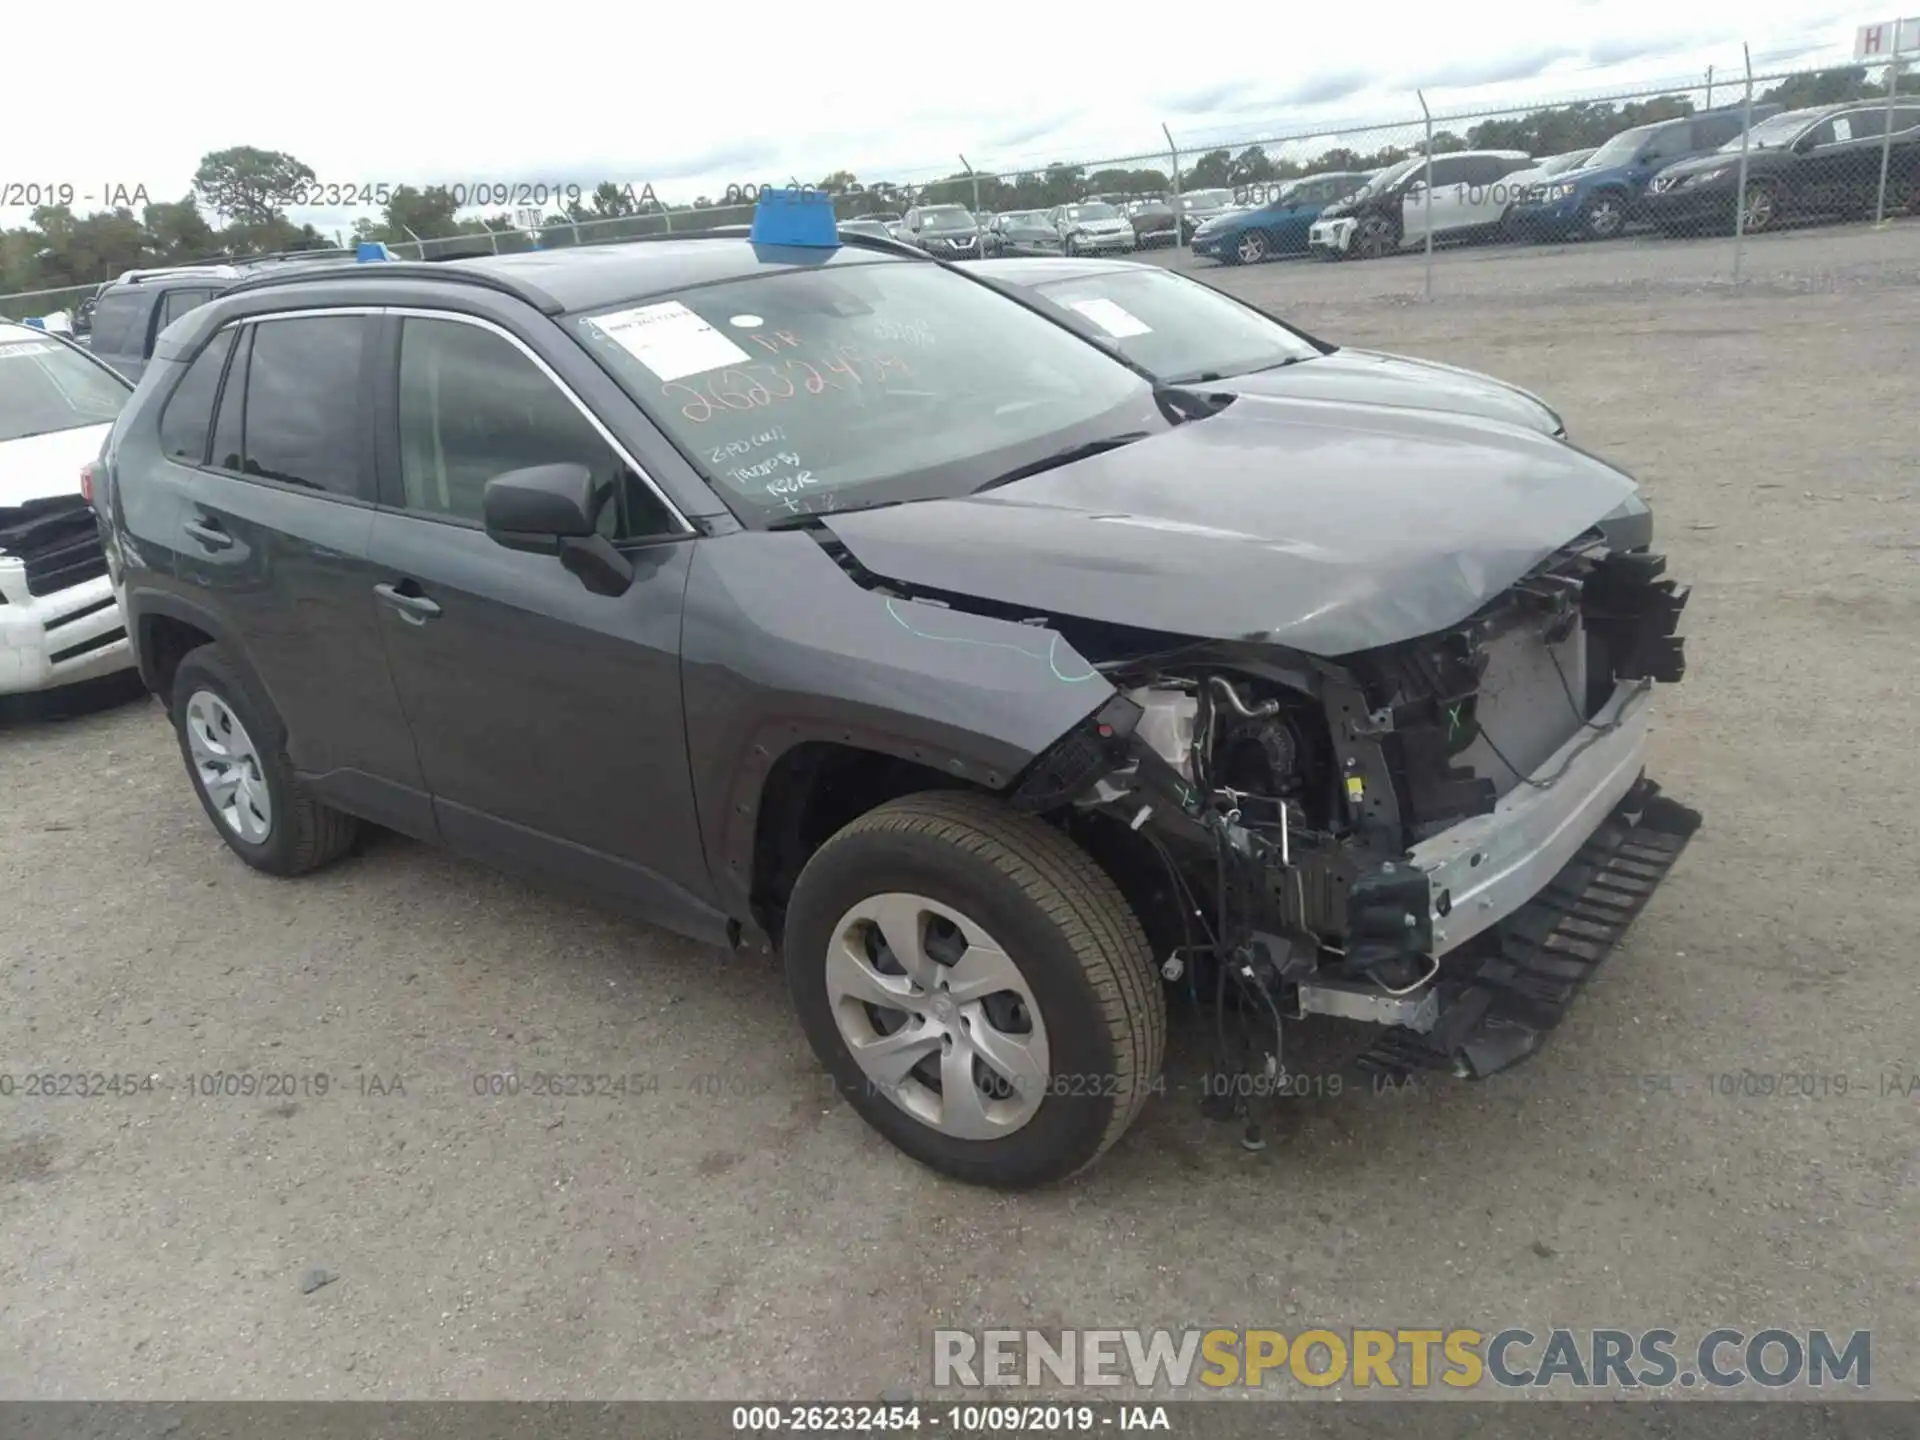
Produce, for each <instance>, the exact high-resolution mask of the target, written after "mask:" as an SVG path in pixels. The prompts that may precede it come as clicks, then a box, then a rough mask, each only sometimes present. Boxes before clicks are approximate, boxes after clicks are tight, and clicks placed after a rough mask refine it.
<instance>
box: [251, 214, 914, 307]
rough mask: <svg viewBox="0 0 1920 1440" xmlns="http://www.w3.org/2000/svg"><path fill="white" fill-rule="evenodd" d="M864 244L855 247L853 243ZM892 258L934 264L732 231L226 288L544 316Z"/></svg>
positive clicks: (271, 276) (269, 278)
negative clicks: (460, 303)
mask: <svg viewBox="0 0 1920 1440" xmlns="http://www.w3.org/2000/svg"><path fill="white" fill-rule="evenodd" d="M862 238H866V239H870V240H871V241H872V243H871V245H862V244H860V243H858V242H859V240H860V239H862ZM887 261H893V262H895V263H904V264H916V263H917V264H935V263H937V262H935V261H933V260H932V259H931V258H926V257H918V256H914V255H910V254H907V253H904V252H903V251H902V250H901V249H900V248H899V247H897V246H896V245H894V244H892V243H891V242H889V243H888V244H886V245H884V246H883V245H882V244H881V242H880V241H879V239H878V237H858V236H848V235H842V236H841V244H840V245H839V246H837V247H835V248H834V249H831V250H825V249H822V248H813V247H800V246H785V245H761V246H756V245H754V244H753V243H752V242H751V241H750V240H749V239H748V238H747V237H746V236H744V235H739V234H730V235H708V236H672V237H662V238H660V239H644V240H627V241H622V242H619V243H615V244H608V245H580V246H568V247H566V248H565V249H561V250H535V251H531V252H526V253H522V254H518V255H472V256H461V257H459V258H458V259H449V260H434V261H420V260H383V261H376V262H371V263H368V264H365V265H339V266H326V267H319V266H313V267H308V266H300V267H298V268H297V269H274V270H270V271H263V272H260V273H257V274H253V275H249V276H248V277H246V278H245V279H243V280H241V281H239V282H238V283H236V284H234V285H232V286H230V287H228V291H227V293H228V294H229V295H233V294H241V293H252V292H254V291H257V290H262V289H268V288H279V287H280V286H283V285H298V286H301V287H302V288H309V287H320V286H325V287H327V288H329V289H331V288H334V287H342V288H346V287H350V286H353V285H355V284H358V283H361V282H373V283H377V282H378V281H380V280H382V279H388V278H392V279H408V280H430V281H444V282H450V283H454V284H462V283H465V284H477V285H483V286H486V287H487V288H489V289H493V290H499V291H505V292H507V293H508V294H512V295H517V296H519V297H520V298H521V299H522V300H525V301H526V302H527V303H528V304H530V305H533V306H535V307H536V308H537V309H540V310H543V311H545V312H546V313H547V314H549V315H558V314H565V313H568V312H571V311H576V310H595V309H598V308H600V307H601V306H604V305H616V304H618V303H620V302H621V301H623V300H635V299H639V298H642V297H644V296H647V295H655V294H659V293H661V292H663V291H669V290H684V289H687V288H689V287H691V286H695V285H710V284H714V283H717V282H720V281H725V280H745V279H748V278H750V277H753V276H758V275H768V274H776V273H780V272H784V271H793V270H814V269H818V268H820V266H822V265H828V266H832V265H872V264H880V263H885V262H887Z"/></svg>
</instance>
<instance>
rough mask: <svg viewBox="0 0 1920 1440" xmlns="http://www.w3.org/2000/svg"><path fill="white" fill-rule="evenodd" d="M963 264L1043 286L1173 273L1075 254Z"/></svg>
mask: <svg viewBox="0 0 1920 1440" xmlns="http://www.w3.org/2000/svg"><path fill="white" fill-rule="evenodd" d="M966 266H967V269H969V270H975V271H978V272H979V273H980V274H982V275H985V276H987V277H988V278H989V279H999V280H1005V281H1008V282H1009V283H1011V284H1014V285H1044V284H1047V283H1048V282H1050V281H1054V280H1084V279H1087V278H1089V277H1091V276H1094V275H1126V274H1132V273H1135V272H1138V271H1143V270H1147V271H1166V272H1167V273H1175V272H1171V271H1167V267H1166V266H1164V265H1152V264H1148V263H1146V262H1144V261H1140V260H1104V259H1099V258H1094V257H1081V256H1077V255H1076V256H1074V257H1073V258H1071V259H1067V258H1064V257H1061V258H1055V257H1053V256H1049V255H1038V256H1031V255H1009V256H1003V257H1000V258H997V259H993V260H969V261H967V262H966Z"/></svg>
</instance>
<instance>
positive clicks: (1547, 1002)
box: [1359, 777, 1701, 1084]
mask: <svg viewBox="0 0 1920 1440" xmlns="http://www.w3.org/2000/svg"><path fill="white" fill-rule="evenodd" d="M1700 824H1701V817H1700V815H1699V813H1698V812H1697V811H1694V810H1691V809H1688V808H1687V807H1686V806H1684V805H1681V804H1679V803H1677V802H1676V801H1673V800H1669V799H1667V798H1666V797H1665V796H1663V795H1662V794H1661V793H1660V787H1659V786H1658V785H1656V784H1654V783H1653V782H1652V781H1650V780H1647V779H1645V778H1644V777H1643V778H1642V779H1641V780H1640V782H1639V783H1638V784H1636V785H1635V786H1634V788H1633V789H1632V790H1630V791H1628V792H1627V795H1626V797H1625V798H1624V799H1623V800H1622V801H1621V802H1620V804H1619V805H1617V806H1616V807H1614V810H1613V813H1612V814H1610V815H1609V816H1608V817H1607V818H1606V820H1605V821H1603V822H1602V823H1601V825H1600V828H1599V829H1597V830H1595V831H1594V833H1593V834H1592V835H1591V836H1590V837H1589V838H1588V840H1587V843H1586V844H1585V845H1583V846H1582V847H1581V848H1580V850H1579V852H1578V853H1576V854H1575V856H1574V857H1573V859H1572V860H1570V861H1568V862H1567V864H1566V865H1565V866H1564V867H1563V868H1562V869H1561V871H1560V873H1559V874H1558V875H1556V876H1554V878H1553V879H1552V880H1550V881H1549V882H1548V883H1547V885H1546V887H1545V888H1544V889H1542V890H1541V891H1540V893H1539V894H1538V895H1536V896H1534V898H1533V899H1532V900H1530V901H1529V902H1528V903H1527V904H1526V905H1524V906H1522V907H1521V908H1520V909H1519V910H1517V911H1515V912H1514V913H1513V914H1512V915H1511V916H1509V917H1508V918H1507V919H1506V920H1505V921H1503V922H1502V923H1501V924H1499V925H1497V926H1495V927H1494V928H1493V929H1491V930H1489V931H1488V932H1487V933H1486V934H1485V935H1483V936H1481V937H1479V939H1477V940H1476V941H1474V942H1473V943H1472V945H1471V946H1470V947H1468V948H1469V951H1470V952H1471V953H1470V954H1467V955H1462V956H1459V957H1458V958H1457V959H1456V958H1453V957H1450V958H1449V961H1448V964H1447V966H1446V970H1447V972H1448V973H1447V974H1445V975H1444V976H1443V978H1442V979H1441V980H1440V982H1439V986H1440V994H1441V1009H1440V1016H1439V1019H1438V1020H1437V1021H1436V1022H1435V1024H1434V1027H1433V1029H1432V1030H1430V1031H1428V1032H1427V1033H1426V1034H1424V1035H1422V1034H1418V1033H1416V1032H1414V1031H1412V1030H1408V1029H1405V1028H1404V1027H1401V1026H1394V1027H1392V1028H1390V1029H1388V1030H1385V1031H1382V1032H1381V1034H1380V1037H1379V1039H1378V1040H1376V1041H1375V1042H1374V1044H1373V1047H1372V1048H1371V1049H1369V1050H1368V1051H1367V1052H1366V1054H1364V1055H1363V1056H1361V1057H1360V1060H1359V1068H1360V1070H1361V1071H1362V1072H1363V1073H1364V1074H1366V1075H1368V1076H1370V1077H1372V1078H1373V1080H1374V1081H1375V1083H1391V1084H1398V1083H1400V1082H1401V1081H1404V1080H1405V1079H1407V1078H1408V1077H1409V1076H1411V1075H1413V1074H1415V1073H1417V1072H1419V1071H1423V1070H1445V1071H1449V1072H1451V1073H1453V1074H1455V1075H1458V1076H1460V1077H1461V1078H1463V1079H1472V1080H1481V1079H1485V1078H1486V1077H1487V1076H1489V1075H1493V1074H1496V1073H1498V1072H1499V1071H1501V1070H1505V1069H1507V1068H1508V1067H1509V1066H1511V1065H1514V1064H1517V1063H1518V1062H1519V1061H1521V1060H1524V1059H1525V1058H1526V1057H1527V1056H1529V1055H1532V1054H1534V1053H1535V1052H1536V1051H1538V1050H1539V1049H1540V1047H1541V1046H1542V1045H1543V1044H1544V1043H1545V1041H1546V1037H1547V1034H1548V1032H1549V1031H1551V1030H1552V1029H1553V1028H1554V1027H1555V1026H1557V1025H1558V1024H1559V1023H1560V1022H1561V1020H1563V1019H1564V1018H1566V1014H1567V1012H1568V1010H1569V1009H1571V1008H1572V1005H1573V1002H1574V1000H1575V999H1576V998H1577V997H1578V995H1579V993H1580V990H1581V987H1583V986H1584V985H1585V984H1586V983H1587V982H1588V981H1589V980H1591V979H1592V978H1593V976H1594V974H1595V972H1597V971H1598V970H1599V968H1600V966H1601V965H1602V963H1604V962H1605V960H1606V958H1607V957H1608V955H1610V954H1611V953H1612V952H1613V949H1614V947H1615V946H1616V945H1618V944H1619V942H1620V939H1621V937H1622V936H1624V935H1625V934H1626V931H1627V927H1628V926H1629V925H1631V924H1632V923H1633V921H1634V918H1635V917H1636V916H1637V915H1639V913H1640V911H1641V910H1642V909H1644V908H1645V906H1646V903H1647V901H1648V900H1650V899H1652V898H1653V893H1654V891H1655V890H1656V889H1657V888H1659V885H1660V882H1661V881H1662V880H1664V879H1665V878H1666V876H1667V874H1668V872H1669V871H1670V870H1671V869H1672V868H1673V865H1674V863H1675V862H1676V861H1677V860H1679V858H1680V856H1681V854H1682V853H1683V852H1684V851H1685V850H1686V848H1687V843H1688V842H1689V841H1690V840H1691V839H1692V838H1693V835H1694V832H1695V831H1697V830H1698V829H1699V828H1700Z"/></svg>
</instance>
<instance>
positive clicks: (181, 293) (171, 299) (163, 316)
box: [160, 290, 213, 330]
mask: <svg viewBox="0 0 1920 1440" xmlns="http://www.w3.org/2000/svg"><path fill="white" fill-rule="evenodd" d="M212 298H213V292H212V291H211V290H169V291H168V292H167V293H166V295H165V296H163V297H162V298H161V301H160V328H161V329H162V330H164V329H166V328H167V326H169V325H171V324H172V323H173V322H174V321H176V320H178V319H179V318H180V317H181V316H182V315H184V314H186V313H187V312H188V311H189V310H198V309H199V308H200V307H201V306H202V305H204V304H206V303H207V302H208V301H209V300H211V299H212Z"/></svg>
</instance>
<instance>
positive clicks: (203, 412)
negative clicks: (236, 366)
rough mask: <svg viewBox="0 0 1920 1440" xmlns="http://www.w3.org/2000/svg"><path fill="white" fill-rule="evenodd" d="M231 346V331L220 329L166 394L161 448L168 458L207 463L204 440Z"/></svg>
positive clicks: (205, 440) (161, 413) (209, 427)
mask: <svg viewBox="0 0 1920 1440" xmlns="http://www.w3.org/2000/svg"><path fill="white" fill-rule="evenodd" d="M232 349H233V331H231V330H223V331H221V332H220V333H219V334H218V335H216V336H215V337H214V339H213V343H212V344H210V345H208V346H207V348H206V349H204V350H202V351H201V352H200V354H199V357H198V358H197V359H195V360H194V362H193V363H192V364H191V365H189V366H188V367H187V373H186V374H185V375H182V376H181V377H180V383H179V384H178V385H176V386H175V387H174V390H173V394H172V395H170V396H168V397H167V408H166V409H165V410H163V411H161V412H160V448H161V450H162V451H164V452H165V454H166V456H167V458H168V459H169V460H178V461H180V462H181V463H182V464H185V465H201V464H204V463H205V462H206V458H207V441H208V439H209V438H210V437H211V435H212V432H213V404H214V401H215V400H216V399H217V398H218V396H219V394H220V376H221V374H222V373H223V372H224V371H225V370H226V366H227V353H228V352H229V351H230V350H232Z"/></svg>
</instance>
